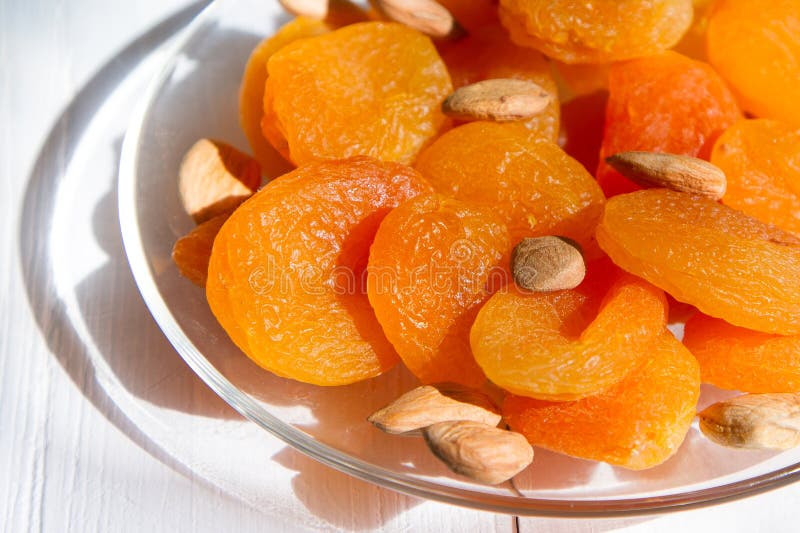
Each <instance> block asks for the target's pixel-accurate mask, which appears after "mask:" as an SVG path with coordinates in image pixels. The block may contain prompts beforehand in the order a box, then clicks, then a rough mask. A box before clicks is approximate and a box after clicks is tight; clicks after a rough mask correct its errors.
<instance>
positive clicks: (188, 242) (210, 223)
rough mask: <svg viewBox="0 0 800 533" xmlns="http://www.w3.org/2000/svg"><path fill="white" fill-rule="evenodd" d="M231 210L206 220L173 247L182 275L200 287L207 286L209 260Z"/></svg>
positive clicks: (173, 255)
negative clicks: (215, 240)
mask: <svg viewBox="0 0 800 533" xmlns="http://www.w3.org/2000/svg"><path fill="white" fill-rule="evenodd" d="M229 216H230V212H228V213H223V214H220V215H217V216H215V217H214V218H211V219H210V220H206V221H205V222H203V223H202V224H200V225H199V226H197V227H196V228H194V229H193V230H192V231H190V232H189V233H187V234H186V235H184V236H183V237H181V238H180V239H178V240H177V241H176V242H175V246H174V247H173V248H172V261H173V262H174V263H175V265H176V266H177V267H178V271H179V272H180V273H181V276H183V277H185V278H187V279H188V280H189V281H191V282H192V283H194V284H195V285H197V286H198V287H205V286H206V279H207V278H208V261H209V259H210V258H211V247H212V246H213V245H214V238H216V236H217V233H219V229H220V228H221V227H222V225H223V224H224V223H225V221H226V220H228V217H229Z"/></svg>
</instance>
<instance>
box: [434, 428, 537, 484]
mask: <svg viewBox="0 0 800 533" xmlns="http://www.w3.org/2000/svg"><path fill="white" fill-rule="evenodd" d="M422 435H423V436H424V437H425V442H426V443H427V444H428V447H429V448H430V449H431V451H432V452H433V453H434V455H436V457H438V458H439V459H441V460H442V462H444V464H446V465H447V466H448V467H449V468H450V470H452V471H453V472H455V473H456V474H460V475H462V476H466V477H468V478H470V479H473V480H475V481H478V482H480V483H486V484H489V485H497V484H498V483H503V482H504V481H508V480H509V479H511V478H512V477H514V476H515V475H517V474H518V473H520V472H521V471H522V470H524V469H525V468H526V467H527V466H528V465H529V464H531V462H532V461H533V448H532V447H531V445H530V444H529V443H528V441H527V439H525V437H524V436H522V435H520V434H519V433H514V432H513V431H507V430H505V429H499V428H496V427H492V426H489V425H486V424H481V423H480V422H472V421H465V420H460V421H453V422H439V423H437V424H433V425H431V426H428V427H426V428H425V429H424V430H423V431H422Z"/></svg>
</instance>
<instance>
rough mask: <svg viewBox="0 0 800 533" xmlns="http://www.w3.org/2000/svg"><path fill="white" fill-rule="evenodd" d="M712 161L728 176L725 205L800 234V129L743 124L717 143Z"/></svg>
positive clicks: (772, 123) (774, 124)
mask: <svg viewBox="0 0 800 533" xmlns="http://www.w3.org/2000/svg"><path fill="white" fill-rule="evenodd" d="M798 94H800V93H798ZM711 162H712V163H714V164H715V165H717V166H718V167H720V168H721V169H722V170H723V171H725V174H726V175H727V178H728V191H727V192H726V193H725V196H724V197H723V199H722V201H723V202H724V203H725V204H727V205H729V206H731V207H733V208H735V209H738V210H740V211H744V212H745V213H747V214H748V215H750V216H752V217H755V218H757V219H759V220H762V221H764V222H767V223H769V224H775V225H776V226H779V227H781V228H783V229H785V230H787V231H791V232H794V233H798V234H800V129H797V128H796V127H794V126H789V125H786V124H783V123H781V122H777V121H775V120H767V119H760V120H742V121H740V122H737V123H736V124H734V125H733V126H731V127H730V128H728V130H726V131H725V133H723V134H722V136H721V137H720V138H719V139H718V140H717V142H716V144H715V145H714V150H713V151H712V153H711Z"/></svg>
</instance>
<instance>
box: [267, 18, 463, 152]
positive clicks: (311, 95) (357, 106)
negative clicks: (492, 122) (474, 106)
mask: <svg viewBox="0 0 800 533" xmlns="http://www.w3.org/2000/svg"><path fill="white" fill-rule="evenodd" d="M267 70H268V73H269V78H268V79H267V84H266V89H265V97H264V102H265V106H269V109H267V108H265V110H264V112H265V120H264V121H262V129H263V130H264V134H265V136H267V137H268V138H269V139H270V140H271V142H274V141H275V139H274V131H277V132H279V133H280V135H281V136H282V138H283V139H285V143H286V146H287V147H288V152H289V155H290V156H291V160H292V161H293V162H294V163H295V164H298V165H300V164H303V163H307V162H311V161H319V160H325V159H341V158H346V157H350V156H354V155H368V156H372V157H376V158H378V159H382V160H386V161H397V162H402V163H410V162H412V161H414V159H415V158H416V156H417V153H418V152H419V150H420V149H421V148H422V147H423V146H424V145H425V144H427V143H428V142H429V141H430V140H431V139H432V138H433V137H434V136H435V135H437V133H438V132H439V130H440V129H441V128H442V127H443V126H444V125H445V124H446V118H445V117H444V115H443V114H442V112H441V110H440V105H441V102H442V100H444V98H445V97H446V96H447V95H448V94H449V93H450V92H452V84H451V83H450V76H449V74H448V73H447V68H446V67H445V65H444V63H443V62H442V60H441V58H440V57H439V54H438V53H437V52H436V49H435V48H434V46H433V44H432V43H431V41H430V39H429V38H427V37H425V36H424V35H422V34H420V33H418V32H416V31H414V30H411V29H409V28H406V27H405V26H402V25H400V24H394V23H383V22H364V23H361V24H353V25H351V26H347V27H344V28H342V29H339V30H336V31H334V32H331V33H328V34H325V35H320V36H317V37H311V38H308V39H302V40H299V41H295V42H293V43H291V44H289V45H287V46H285V47H283V48H281V49H280V50H279V51H278V52H276V53H274V54H273V55H272V57H271V58H270V60H269V62H268V63H267ZM270 128H272V130H274V131H273V134H270V131H271V130H270ZM278 148H279V149H280V145H278Z"/></svg>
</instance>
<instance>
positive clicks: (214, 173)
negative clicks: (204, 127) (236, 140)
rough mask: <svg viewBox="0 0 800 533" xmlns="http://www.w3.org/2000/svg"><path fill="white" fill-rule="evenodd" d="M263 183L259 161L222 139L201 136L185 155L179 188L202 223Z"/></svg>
mask: <svg viewBox="0 0 800 533" xmlns="http://www.w3.org/2000/svg"><path fill="white" fill-rule="evenodd" d="M260 183H261V169H260V167H259V164H258V162H257V161H256V160H255V159H253V158H252V157H250V156H249V155H247V154H245V153H243V152H240V151H239V150H237V149H236V148H234V147H233V146H231V145H229V144H226V143H224V142H221V141H215V140H211V139H200V140H199V141H197V142H196V143H195V144H194V145H193V146H192V147H191V148H190V149H189V150H188V151H187V152H186V155H185V156H184V157H183V161H182V162H181V166H180V170H179V171H178V189H179V192H180V196H181V202H182V203H183V207H184V209H185V210H186V212H187V213H188V214H189V215H191V216H192V217H193V218H194V220H195V222H197V223H198V224H199V223H201V222H204V221H205V220H209V219H210V218H213V217H214V216H216V215H217V214H219V213H220V212H224V211H226V210H227V209H228V208H229V207H231V206H233V205H238V204H237V203H236V202H237V201H238V203H241V201H239V200H232V198H237V197H248V196H250V195H251V194H252V193H253V192H255V190H256V189H258V186H259V184H260Z"/></svg>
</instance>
